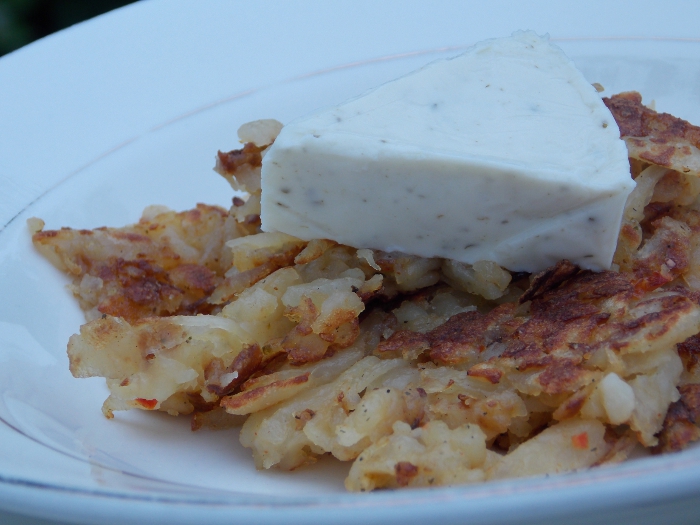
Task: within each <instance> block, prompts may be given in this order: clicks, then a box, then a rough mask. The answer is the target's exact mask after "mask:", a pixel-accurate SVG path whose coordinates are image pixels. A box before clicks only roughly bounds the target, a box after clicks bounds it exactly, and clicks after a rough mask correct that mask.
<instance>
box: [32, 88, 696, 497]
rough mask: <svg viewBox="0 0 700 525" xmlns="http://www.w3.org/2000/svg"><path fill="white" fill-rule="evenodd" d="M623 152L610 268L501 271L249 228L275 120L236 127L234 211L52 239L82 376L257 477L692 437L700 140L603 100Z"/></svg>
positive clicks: (164, 213)
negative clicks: (222, 436) (627, 177)
mask: <svg viewBox="0 0 700 525" xmlns="http://www.w3.org/2000/svg"><path fill="white" fill-rule="evenodd" d="M604 100H605V102H606V104H608V107H609V108H610V109H611V111H612V113H613V115H614V116H615V118H616V120H617V121H618V124H619V125H620V129H621V132H622V138H623V139H624V140H625V141H626V143H627V145H628V147H629V151H630V165H631V174H632V176H633V177H634V178H635V179H636V182H637V186H636V188H635V190H634V191H633V192H632V193H631V194H630V196H629V199H628V201H627V205H626V208H625V211H624V218H623V223H622V227H621V231H620V237H619V242H618V247H617V252H616V254H615V259H614V262H615V267H614V268H613V270H611V271H605V272H599V273H592V272H589V271H581V270H580V269H579V268H577V267H576V266H574V265H572V264H571V263H569V262H568V261H561V262H560V263H558V264H557V265H555V266H553V267H551V268H548V269H547V270H545V271H544V272H542V273H540V274H538V275H534V276H528V275H523V274H513V273H511V272H509V271H508V270H507V269H505V268H501V267H499V266H498V265H496V264H494V263H492V262H489V261H479V262H477V263H475V264H473V265H469V264H464V263H458V262H455V261H449V260H439V259H425V258H421V257H417V256H413V255H409V254H402V253H386V252H381V251H377V250H370V249H367V248H362V249H356V248H352V247H349V246H343V245H339V244H337V243H335V242H333V241H329V240H325V239H315V240H312V241H310V242H307V241H301V240H299V239H296V238H294V237H290V236H289V235H285V234H281V233H264V232H261V231H260V217H259V214H260V193H261V184H260V166H261V164H262V159H263V157H264V155H265V152H266V150H267V147H268V146H269V144H270V143H271V142H272V141H273V140H274V138H275V136H276V134H277V133H279V130H280V129H281V124H280V123H278V122H277V121H273V120H264V121H257V122H253V123H248V124H246V125H244V126H242V127H241V129H240V130H239V137H240V139H241V141H242V142H244V143H245V144H244V146H243V148H241V149H239V150H234V151H231V152H227V153H222V152H219V154H218V156H217V165H216V170H217V171H218V172H219V173H220V174H221V175H222V176H224V177H225V178H226V180H227V181H228V182H229V183H230V184H231V186H232V188H233V189H234V190H236V191H237V192H239V193H238V194H237V196H236V197H234V201H233V206H232V207H231V209H230V210H229V211H228V212H226V211H225V210H222V209H219V208H215V207H208V206H205V205H198V207H197V208H196V209H195V210H191V211H189V212H183V213H175V212H171V211H169V210H164V209H161V208H156V207H154V208H150V209H148V210H146V211H145V212H144V215H143V217H142V219H141V221H140V222H139V223H138V224H136V225H133V226H128V227H125V228H121V229H113V228H98V229H96V230H91V231H87V230H80V231H76V230H70V229H62V230H58V231H51V230H44V229H43V228H44V223H43V221H41V220H40V219H33V220H31V222H30V229H31V230H32V234H33V240H34V244H35V246H36V247H37V249H38V250H39V251H40V252H41V253H42V254H43V255H45V256H46V257H47V259H48V260H49V261H50V262H51V263H52V264H54V265H55V266H56V267H58V268H59V269H61V270H63V271H65V272H66V273H68V274H69V275H71V276H72V277H73V284H72V285H71V289H72V291H73V293H74V294H75V295H76V297H77V298H78V300H79V302H80V304H81V306H82V308H83V309H84V310H85V312H86V317H87V320H88V323H87V324H85V325H84V326H83V327H82V328H81V330H80V333H79V334H76V335H74V336H73V337H71V339H70V341H69V344H68V354H69V357H70V367H71V372H72V373H73V375H75V376H76V377H90V376H101V377H105V378H106V380H107V385H108V387H109V389H110V395H109V398H108V399H107V400H106V401H105V403H104V406H103V411H104V413H105V415H106V416H107V417H114V412H115V411H118V410H127V409H133V408H136V409H142V410H160V411H165V412H167V413H169V414H173V415H177V414H191V417H192V428H193V429H198V428H201V427H202V426H209V427H212V428H228V427H230V426H240V424H241V421H242V420H243V419H244V420H245V422H244V423H242V427H241V430H240V440H241V443H242V444H243V445H244V446H246V447H248V448H250V449H251V450H252V453H253V458H254V460H255V464H256V466H257V467H258V468H264V469H266V468H271V467H276V468H282V469H296V468H299V467H301V466H303V465H305V464H308V463H312V462H313V461H315V459H316V458H317V457H319V456H320V455H322V454H332V455H333V456H335V457H336V458H338V459H339V460H342V461H350V462H352V465H351V467H350V471H349V475H348V477H347V479H346V482H345V484H346V487H347V489H348V490H351V491H369V490H374V489H378V488H401V487H426V486H440V485H451V484H457V483H473V482H481V481H486V480H491V479H501V478H506V477H521V476H535V475H545V474H553V473H558V472H566V471H572V470H579V469H584V468H589V467H593V466H596V465H601V464H609V463H615V462H618V461H622V460H624V459H625V458H627V457H628V456H629V455H630V454H632V453H633V452H634V451H635V449H642V448H647V449H649V450H651V451H652V452H655V453H656V452H668V451H676V450H681V449H682V448H684V447H685V446H687V444H688V443H689V442H691V441H694V440H697V439H700V429H698V427H697V426H696V425H695V421H696V420H697V421H700V366H698V363H699V362H700V335H698V332H700V178H699V177H700V170H699V169H698V166H700V153H699V152H700V149H699V148H700V129H699V128H696V127H694V126H691V125H690V124H688V123H687V122H684V121H681V120H679V119H676V118H675V117H671V116H670V115H665V114H659V113H656V112H655V111H653V110H651V109H649V108H645V107H644V106H642V105H641V97H639V95H637V94H633V93H625V94H621V95H616V96H614V97H611V98H610V99H604Z"/></svg>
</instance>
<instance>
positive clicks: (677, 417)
mask: <svg viewBox="0 0 700 525" xmlns="http://www.w3.org/2000/svg"><path fill="white" fill-rule="evenodd" d="M678 391H679V392H680V394H681V398H680V399H679V400H678V401H676V402H675V403H672V404H671V406H670V407H669V408H668V412H667V413H666V418H665V419H664V425H663V429H662V430H661V432H660V433H659V436H658V437H659V444H658V446H656V447H654V449H653V451H654V452H655V453H657V454H658V453H663V452H678V451H679V450H683V449H684V448H686V447H687V446H688V444H689V443H691V442H693V441H697V440H698V439H700V428H698V427H697V426H696V423H698V422H700V385H697V384H690V385H684V386H680V387H678Z"/></svg>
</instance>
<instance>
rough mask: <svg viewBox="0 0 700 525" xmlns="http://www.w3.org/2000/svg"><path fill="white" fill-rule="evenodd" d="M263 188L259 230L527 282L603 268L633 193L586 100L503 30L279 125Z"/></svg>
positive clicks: (606, 129) (610, 136)
mask: <svg viewBox="0 0 700 525" xmlns="http://www.w3.org/2000/svg"><path fill="white" fill-rule="evenodd" d="M262 185H263V191H262V204H261V205H262V227H263V230H265V231H281V232H284V233H287V234H290V235H294V236H296V237H300V238H302V239H307V240H309V239H314V238H326V239H332V240H335V241H337V242H340V243H343V244H347V245H350V246H354V247H358V248H373V249H381V250H386V251H401V252H406V253H411V254H416V255H420V256H424V257H445V258H449V259H455V260H458V261H462V262H467V263H474V262H476V261H480V260H489V261H494V262H496V263H498V264H500V265H501V266H504V267H506V268H508V269H510V270H518V271H520V270H524V271H538V270H541V269H543V268H545V267H547V266H549V265H551V264H553V263H555V262H557V261H558V260H560V259H563V258H566V259H569V260H570V261H572V262H574V263H576V264H579V265H580V266H582V267H584V268H589V269H593V270H600V269H604V268H609V267H610V264H611V261H612V256H613V253H614V251H615V245H616V241H617V235H618V231H619V227H620V222H621V218H622V212H623V208H624V204H625V201H626V199H627V196H628V194H629V193H630V192H631V191H632V189H633V188H634V181H633V180H632V179H631V177H630V170H629V163H628V158H627V149H626V147H625V144H624V142H623V141H622V140H620V138H619V130H618V127H617V125H616V123H615V121H614V119H613V117H612V115H611V113H610V111H609V110H608V109H607V108H606V107H605V105H604V104H603V102H602V100H601V98H600V96H599V95H598V93H597V92H596V90H595V89H594V88H593V87H592V86H591V84H590V83H589V82H588V81H587V80H586V79H585V78H584V77H583V75H582V73H581V72H580V71H579V70H578V69H576V67H575V66H574V64H573V63H572V62H571V60H569V59H568V58H567V57H566V56H565V55H564V53H563V52H562V51H561V49H559V48H558V47H557V46H555V45H553V44H551V43H550V42H549V41H548V39H547V38H543V37H540V36H538V35H536V34H535V33H532V32H517V33H515V34H514V35H513V36H511V37H509V38H501V39H493V40H487V41H484V42H481V43H479V44H477V45H475V46H474V47H472V48H470V49H469V50H468V51H467V52H465V53H464V54H462V55H459V56H457V57H454V58H451V59H447V60H439V61H436V62H433V63H431V64H428V65H427V66H425V67H423V68H422V69H419V70H417V71H415V72H413V73H410V74H408V75H406V76H404V77H401V78H399V79H397V80H394V81H392V82H389V83H386V84H384V85H382V86H379V87H377V88H375V89H373V90H371V91H369V92H367V93H365V94H363V95H361V96H359V97H357V98H354V99H352V100H349V101H347V102H344V103H342V104H339V105H338V106H335V107H331V108H326V109H323V110H320V111H317V112H315V113H313V114H311V115H308V116H305V117H302V118H299V119H297V120H295V121H293V122H291V123H289V124H287V125H286V126H285V127H284V128H283V129H282V132H281V133H280V135H279V136H278V137H277V139H276V141H275V143H274V144H273V145H272V147H271V148H270V150H269V151H268V153H267V155H266V156H265V158H264V161H263V168H262Z"/></svg>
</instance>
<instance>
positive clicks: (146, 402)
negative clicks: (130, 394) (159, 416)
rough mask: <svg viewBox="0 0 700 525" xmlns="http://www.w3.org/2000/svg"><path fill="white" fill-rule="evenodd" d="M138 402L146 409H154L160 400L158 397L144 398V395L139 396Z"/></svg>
mask: <svg viewBox="0 0 700 525" xmlns="http://www.w3.org/2000/svg"><path fill="white" fill-rule="evenodd" d="M136 403H138V404H139V405H141V406H142V407H143V408H145V409H146V410H153V409H154V408H156V405H157V404H158V400H157V399H144V398H142V397H137V398H136Z"/></svg>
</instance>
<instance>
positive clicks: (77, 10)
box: [0, 0, 134, 56]
mask: <svg viewBox="0 0 700 525" xmlns="http://www.w3.org/2000/svg"><path fill="white" fill-rule="evenodd" d="M133 1H134V0H129V1H124V0H0V56H2V55H5V54H7V53H9V52H10V51H14V50H15V49H17V48H19V47H22V46H23V45H26V44H29V43H30V42H32V41H34V40H36V39H37V38H41V37H43V36H46V35H49V34H51V33H53V32H55V31H58V30H59V29H63V28H65V27H68V26H71V25H73V24H77V23H78V22H81V21H82V20H87V19H88V18H92V17H94V16H97V15H99V14H102V13H106V12H107V11H111V10H112V9H116V8H117V7H121V6H123V5H126V4H131V3H133Z"/></svg>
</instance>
